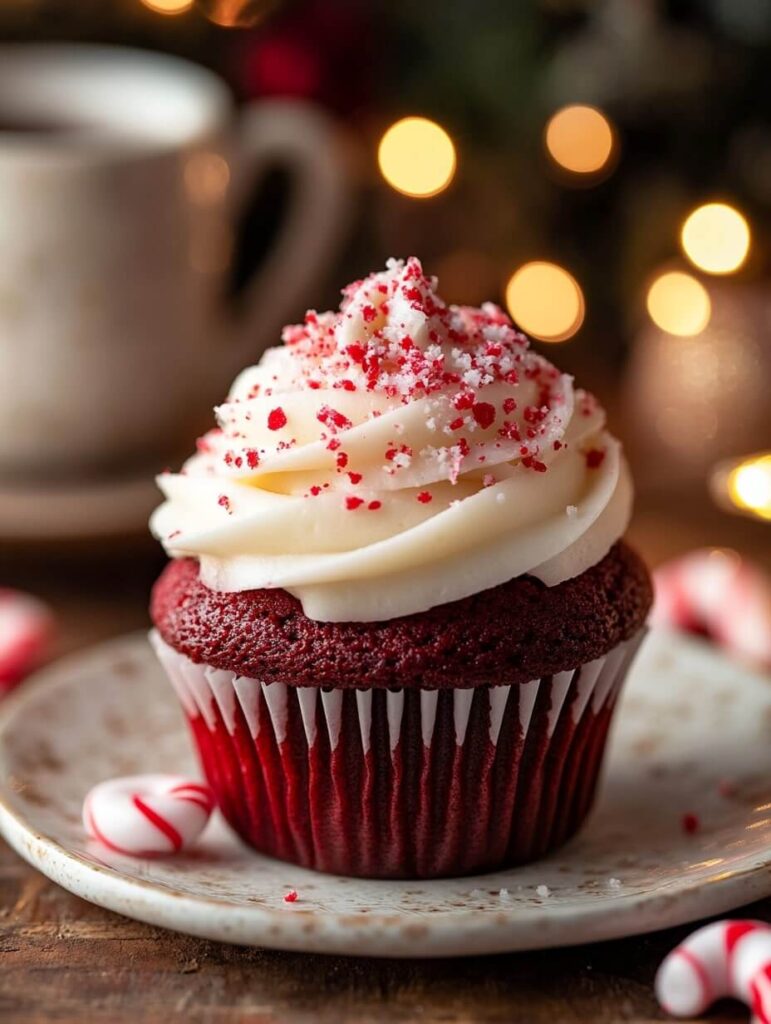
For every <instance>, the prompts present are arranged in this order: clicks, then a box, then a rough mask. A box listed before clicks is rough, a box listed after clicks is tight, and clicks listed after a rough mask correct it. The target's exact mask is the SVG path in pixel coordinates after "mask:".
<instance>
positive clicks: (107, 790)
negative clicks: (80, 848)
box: [83, 775, 214, 857]
mask: <svg viewBox="0 0 771 1024" xmlns="http://www.w3.org/2000/svg"><path fill="white" fill-rule="evenodd" d="M213 808H214V797H213V795H212V792H211V790H210V789H209V787H208V786H206V785H204V784H203V783H201V782H198V781H196V780H194V779H185V778H182V777H181V776H178V775H129V776H126V777H124V778H120V779H108V780H107V781H106V782H100V783H99V784H98V785H97V786H94V788H93V789H92V790H91V791H90V792H89V793H88V795H87V796H86V799H85V800H84V801H83V825H84V826H85V829H86V831H87V832H88V834H89V835H90V836H91V837H92V838H93V839H96V840H97V841H98V842H100V843H101V844H102V845H103V846H105V847H106V848H107V849H108V850H111V851H112V852H113V853H122V854H125V855H126V856H129V857H157V856H161V855H164V854H170V853H179V852H180V850H184V849H186V848H187V847H189V846H191V845H192V844H193V843H194V842H195V840H196V839H197V838H198V836H199V835H200V834H201V832H202V831H203V829H204V827H205V825H206V823H207V822H208V820H209V816H210V815H211V812H212V810H213Z"/></svg>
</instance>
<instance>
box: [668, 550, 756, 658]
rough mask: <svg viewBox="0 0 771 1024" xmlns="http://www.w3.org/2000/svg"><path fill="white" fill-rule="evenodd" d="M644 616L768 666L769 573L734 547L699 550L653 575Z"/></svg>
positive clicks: (675, 560) (678, 559)
mask: <svg viewBox="0 0 771 1024" xmlns="http://www.w3.org/2000/svg"><path fill="white" fill-rule="evenodd" d="M653 582H654V590H655V597H656V599H655V601H654V605H653V611H652V612H651V618H650V621H651V623H652V624H653V625H664V626H670V627H674V628H676V629H682V630H686V631H688V632H692V633H699V634H701V635H705V636H708V637H709V638H710V639H712V640H714V641H715V642H716V643H718V644H719V645H720V646H721V647H723V648H725V649H726V650H727V651H729V652H730V653H732V654H735V655H738V656H739V657H741V658H744V659H746V660H748V661H751V662H754V663H755V664H757V665H760V666H762V667H766V668H767V667H771V578H769V576H767V575H766V574H765V573H764V572H763V571H762V570H761V569H759V568H757V567H756V566H754V565H751V564H750V563H749V562H747V561H746V560H745V559H743V558H741V557H740V556H739V555H738V554H737V553H736V552H735V551H728V550H723V549H720V548H717V549H704V550H699V551H692V552H690V554H687V555H684V556H683V557H682V558H677V559H674V560H673V561H671V562H666V563H665V564H664V565H662V566H660V567H659V568H658V569H657V570H656V571H655V572H654V574H653Z"/></svg>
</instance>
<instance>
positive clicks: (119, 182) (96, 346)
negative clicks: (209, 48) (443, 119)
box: [0, 45, 349, 479]
mask: <svg viewBox="0 0 771 1024" xmlns="http://www.w3.org/2000/svg"><path fill="white" fill-rule="evenodd" d="M276 165H279V166H282V167H286V168H287V169H288V170H289V172H290V173H291V180H292V189H291V199H290V202H289V210H288V213H287V215H286V217H285V218H284V223H283V224H282V225H281V227H280V229H279V231H278V237H277V238H276V239H275V240H274V242H273V244H272V245H271V247H270V250H269V252H268V254H267V256H266V257H265V260H264V261H263V263H262V264H261V266H260V268H259V270H258V272H257V273H256V275H255V277H254V278H253V279H252V280H250V281H249V282H248V283H247V285H246V286H245V289H244V291H243V293H242V294H241V295H240V301H239V303H238V304H237V305H236V304H233V303H229V301H228V298H227V292H228V283H229V280H230V274H231V270H232V253H233V236H234V225H235V224H236V223H237V221H238V216H239V213H240V212H241V210H240V207H242V206H243V205H244V204H245V203H246V200H247V198H248V196H249V195H250V194H251V192H252V189H253V187H254V184H255V181H256V180H258V178H259V176H260V175H261V174H262V172H263V171H264V170H265V169H266V168H268V167H273V166H276ZM348 209H349V186H348V181H347V176H346V159H345V147H344V145H342V144H341V141H340V139H339V137H338V136H337V129H336V128H335V127H334V126H333V125H332V124H331V122H330V121H329V120H328V119H327V117H326V116H325V115H323V114H322V113H321V112H319V111H317V110H316V109H314V108H313V107H311V106H310V105H308V104H305V103H298V102H292V101H274V100H272V101H259V102H256V103H254V104H253V105H251V106H249V107H247V108H246V110H245V111H244V112H243V113H242V114H241V116H240V118H239V119H238V120H237V121H236V122H235V123H234V116H233V107H232V101H231V97H230V94H229V92H228V90H227V88H226V86H225V85H224V83H223V82H221V81H220V80H219V79H218V78H217V77H216V76H215V75H213V74H211V73H210V72H209V71H207V70H205V69H203V68H200V67H197V66H196V65H193V64H190V63H188V62H186V61H182V60H179V59H177V58H173V57H167V56H162V55H158V54H150V53H144V52H141V51H132V50H128V49H121V48H117V47H116V48H113V47H98V46H80V45H75V46H70V45H41V46H37V45H35V46H26V45H9V46H3V47H0V475H1V476H4V477H6V478H7V479H14V478H19V479H21V478H23V477H27V478H35V477H37V478H38V479H40V477H41V476H42V477H45V478H47V479H48V478H52V477H54V476H66V475H73V474H80V475H87V474H89V473H104V472H106V471H111V470H112V471H115V472H119V471H120V469H121V467H123V466H125V465H127V464H131V463H133V464H134V465H135V466H136V465H141V464H145V465H148V466H149V467H152V466H153V464H154V463H153V460H155V459H157V458H159V457H163V455H164V454H168V453H171V452H173V451H174V450H175V447H176V445H177V444H178V443H180V442H181V441H182V440H183V439H184V438H185V435H186V434H188V431H189V430H190V429H195V428H197V427H198V426H199V425H200V423H201V422H203V421H204V412H205V411H207V408H208V407H210V405H211V403H212V402H213V401H215V400H216V399H217V398H219V397H221V396H222V392H223V390H224V389H225V388H226V387H227V385H228V383H229V381H230V379H231V378H232V377H233V375H234V374H235V373H236V372H237V370H238V368H239V367H240V366H241V365H243V364H246V363H249V362H253V361H255V360H256V359H257V358H258V356H259V354H260V352H261V351H262V349H264V348H265V346H266V345H268V344H275V343H276V341H277V338H278V331H279V330H280V327H281V325H282V323H283V322H284V321H285V319H287V318H289V317H294V316H297V315H298V314H301V313H302V312H303V311H304V306H303V303H304V302H306V301H307V299H308V296H309V295H311V294H312V292H313V287H314V284H316V283H317V282H318V280H319V278H320V274H321V272H322V271H323V270H324V268H325V265H326V264H328V263H329V262H330V260H331V259H332V257H333V255H334V253H335V251H336V249H337V247H338V245H339V243H340V242H341V240H342V238H343V236H344V232H345V228H346V220H347V216H346V215H347V212H348ZM205 418H208V413H207V416H206V417H205ZM188 440H189V435H188Z"/></svg>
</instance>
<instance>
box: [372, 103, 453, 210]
mask: <svg viewBox="0 0 771 1024" xmlns="http://www.w3.org/2000/svg"><path fill="white" fill-rule="evenodd" d="M377 160H378V165H379V166H380V172H381V174H382V175H383V177H384V178H385V180H386V181H387V182H388V184H389V185H390V186H391V187H392V188H395V189H396V191H397V192H401V193H403V194H404V195H406V196H412V197H414V198H422V199H427V198H428V197H429V196H435V195H437V194H438V193H439V192H442V191H444V189H446V188H447V186H448V185H449V184H450V182H451V181H452V179H453V176H454V175H455V166H456V157H455V146H454V145H453V142H452V139H451V138H450V136H449V135H448V134H447V132H446V131H445V130H444V128H442V127H441V125H438V124H436V122H435V121H429V120H428V119H427V118H425V117H405V118H402V120H401V121H397V122H396V123H395V124H392V125H391V127H390V128H389V129H388V131H387V132H386V133H385V134H384V135H383V137H382V139H381V140H380V145H379V146H378V151H377Z"/></svg>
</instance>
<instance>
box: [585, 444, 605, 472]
mask: <svg viewBox="0 0 771 1024" xmlns="http://www.w3.org/2000/svg"><path fill="white" fill-rule="evenodd" d="M585 456H586V465H587V466H588V467H589V469H597V467H598V466H601V465H602V460H603V459H604V458H605V452H604V451H603V449H602V448H590V449H589V451H588V452H586V453H585Z"/></svg>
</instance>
